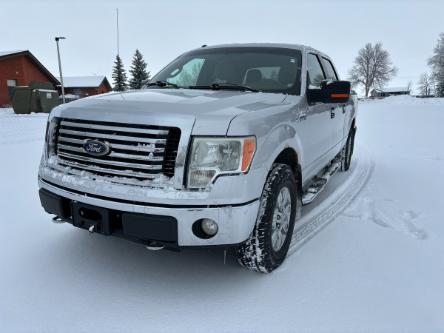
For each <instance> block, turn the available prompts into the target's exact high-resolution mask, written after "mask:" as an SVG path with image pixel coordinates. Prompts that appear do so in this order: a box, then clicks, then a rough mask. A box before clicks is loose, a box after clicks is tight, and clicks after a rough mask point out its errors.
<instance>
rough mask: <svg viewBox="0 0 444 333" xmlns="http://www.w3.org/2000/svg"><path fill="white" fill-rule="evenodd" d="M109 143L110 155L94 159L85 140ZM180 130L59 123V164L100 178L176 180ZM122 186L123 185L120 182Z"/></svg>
mask: <svg viewBox="0 0 444 333" xmlns="http://www.w3.org/2000/svg"><path fill="white" fill-rule="evenodd" d="M87 139H93V140H99V141H102V142H106V143H107V144H108V145H109V146H110V148H111V149H110V153H109V154H108V155H106V156H92V155H90V154H88V153H86V152H85V150H84V149H83V144H84V142H85V140H87ZM179 140H180V129H178V128H176V127H161V126H151V125H135V124H121V123H113V122H104V121H87V120H78V119H60V122H59V126H58V135H57V155H58V164H59V165H61V166H66V167H70V168H72V169H74V170H76V172H75V173H76V174H78V171H82V170H86V171H89V172H91V173H94V174H98V175H101V176H113V177H115V176H121V177H128V178H135V179H138V180H150V179H155V178H159V177H160V176H162V175H165V176H167V177H172V176H174V168H175V161H176V156H177V147H178V145H179ZM119 182H121V181H119Z"/></svg>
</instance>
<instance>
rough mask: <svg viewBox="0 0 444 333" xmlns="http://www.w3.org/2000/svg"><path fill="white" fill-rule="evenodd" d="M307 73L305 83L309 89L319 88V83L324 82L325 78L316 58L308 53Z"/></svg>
mask: <svg viewBox="0 0 444 333" xmlns="http://www.w3.org/2000/svg"><path fill="white" fill-rule="evenodd" d="M307 71H308V76H307V82H308V86H309V88H320V87H321V82H322V81H323V80H325V76H324V72H323V71H322V67H321V63H320V62H319V59H318V57H317V56H316V55H314V54H313V53H309V54H308V55H307Z"/></svg>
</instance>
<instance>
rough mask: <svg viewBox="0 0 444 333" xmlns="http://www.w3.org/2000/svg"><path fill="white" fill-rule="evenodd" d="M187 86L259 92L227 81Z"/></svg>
mask: <svg viewBox="0 0 444 333" xmlns="http://www.w3.org/2000/svg"><path fill="white" fill-rule="evenodd" d="M187 88H189V89H213V90H219V89H230V90H244V91H252V92H259V90H257V89H254V88H251V87H249V86H243V85H241V84H236V83H229V82H225V83H212V84H210V85H208V86H189V87H187Z"/></svg>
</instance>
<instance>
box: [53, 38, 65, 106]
mask: <svg viewBox="0 0 444 333" xmlns="http://www.w3.org/2000/svg"><path fill="white" fill-rule="evenodd" d="M61 39H66V38H65V37H56V38H55V41H56V44H57V57H58V59H59V73H60V83H61V85H62V101H63V104H65V86H64V85H63V74H62V62H61V60H60V49H59V40H61Z"/></svg>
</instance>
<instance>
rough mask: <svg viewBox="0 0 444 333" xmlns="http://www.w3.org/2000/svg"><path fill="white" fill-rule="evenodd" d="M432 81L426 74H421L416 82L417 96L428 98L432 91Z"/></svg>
mask: <svg viewBox="0 0 444 333" xmlns="http://www.w3.org/2000/svg"><path fill="white" fill-rule="evenodd" d="M433 85H434V82H433V79H432V77H431V76H430V75H429V74H427V73H422V74H421V77H420V78H419V81H418V89H419V94H420V95H421V96H430V95H431V94H432V91H433Z"/></svg>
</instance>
